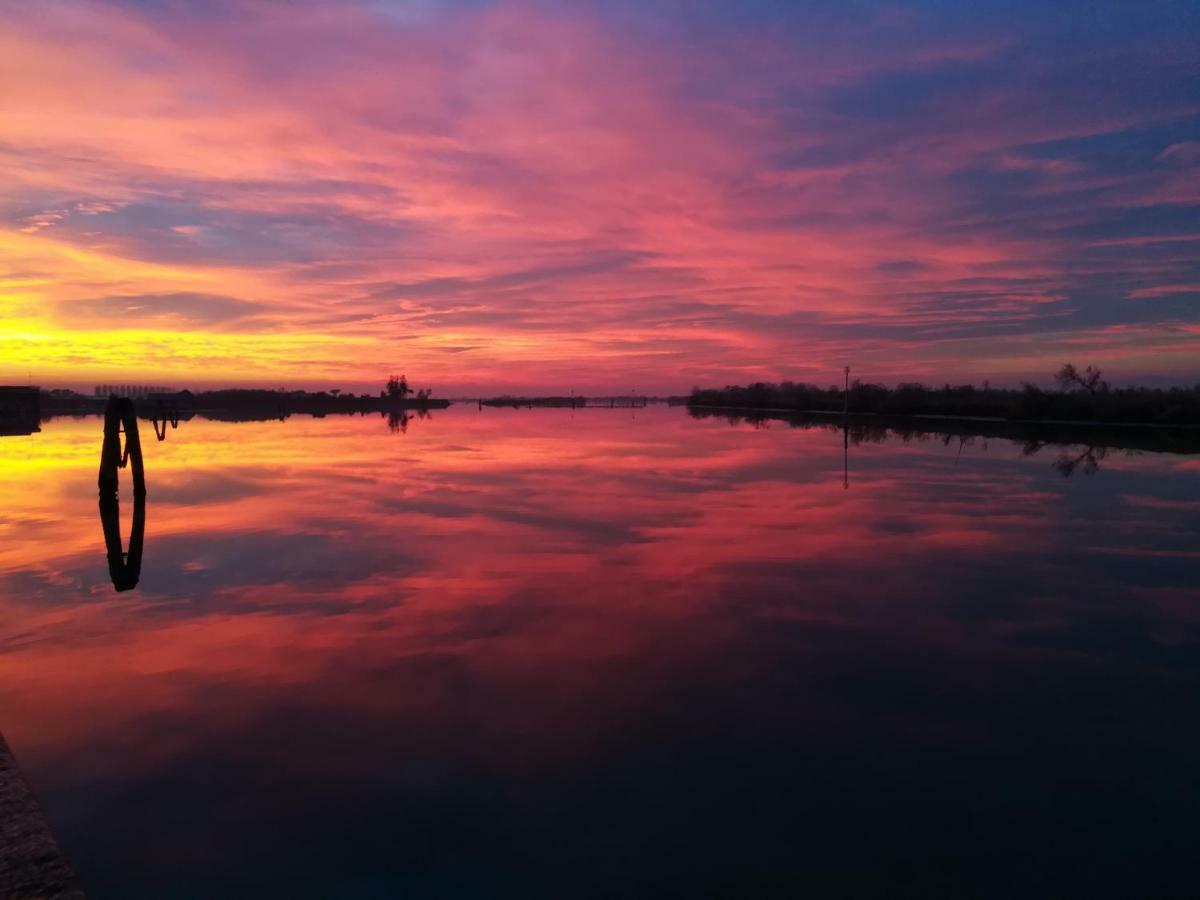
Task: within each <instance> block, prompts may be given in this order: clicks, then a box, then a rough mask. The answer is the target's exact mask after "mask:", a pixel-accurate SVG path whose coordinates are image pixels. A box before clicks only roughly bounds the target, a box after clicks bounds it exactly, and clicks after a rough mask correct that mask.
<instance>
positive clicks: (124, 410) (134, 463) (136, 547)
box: [98, 397, 146, 591]
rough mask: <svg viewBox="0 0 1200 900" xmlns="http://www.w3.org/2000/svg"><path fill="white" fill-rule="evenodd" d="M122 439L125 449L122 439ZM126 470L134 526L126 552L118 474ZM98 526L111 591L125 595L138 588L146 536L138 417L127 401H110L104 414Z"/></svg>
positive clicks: (142, 465)
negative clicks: (106, 560)
mask: <svg viewBox="0 0 1200 900" xmlns="http://www.w3.org/2000/svg"><path fill="white" fill-rule="evenodd" d="M122 435H124V438H125V440H124V446H122V442H121V437H122ZM127 467H128V468H129V470H130V475H131V477H132V478H133V526H132V528H131V530H130V534H129V552H128V553H126V552H124V549H123V548H122V545H121V498H120V493H119V489H120V479H119V471H120V470H121V469H124V468H127ZM98 485H99V488H100V525H101V527H102V528H103V530H104V547H105V550H106V552H107V554H108V572H109V575H110V576H111V577H112V583H113V587H114V588H116V589H117V590H118V591H128V590H131V589H133V588H134V587H137V583H138V579H139V577H140V576H141V571H142V544H143V540H144V538H145V533H146V473H145V466H144V464H143V461H142V443H141V439H140V438H139V436H138V424H137V414H136V412H135V410H134V407H133V402H132V401H131V400H130V399H129V398H128V397H113V398H112V399H110V400H109V401H108V407H107V408H106V409H105V411H104V445H103V447H102V448H101V450H100V475H99V478H98Z"/></svg>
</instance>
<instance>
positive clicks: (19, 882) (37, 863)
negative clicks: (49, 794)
mask: <svg viewBox="0 0 1200 900" xmlns="http://www.w3.org/2000/svg"><path fill="white" fill-rule="evenodd" d="M0 898H3V900H84V893H83V890H82V888H81V887H80V884H79V878H78V877H77V876H76V875H75V870H74V869H72V868H71V864H70V863H69V862H67V858H66V857H65V856H64V855H63V852H62V850H61V849H60V848H59V846H58V842H57V841H56V840H55V839H54V835H53V834H51V833H50V826H49V824H48V823H47V822H46V817H45V815H44V814H43V813H42V809H41V807H40V806H39V805H38V802H37V798H36V797H35V796H34V794H33V791H32V790H31V789H30V787H29V784H28V783H27V782H26V781H25V777H24V776H23V775H22V774H21V770H20V769H18V768H17V763H16V760H15V759H13V755H12V752H11V751H10V750H9V749H8V744H6V743H5V741H4V736H3V735H0Z"/></svg>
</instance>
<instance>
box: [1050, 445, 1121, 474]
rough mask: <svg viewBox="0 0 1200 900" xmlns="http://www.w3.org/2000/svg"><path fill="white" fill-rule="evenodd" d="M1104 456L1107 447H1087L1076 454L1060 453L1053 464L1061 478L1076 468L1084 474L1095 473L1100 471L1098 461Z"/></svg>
mask: <svg viewBox="0 0 1200 900" xmlns="http://www.w3.org/2000/svg"><path fill="white" fill-rule="evenodd" d="M1106 456H1108V448H1107V447H1088V448H1087V449H1086V450H1084V451H1083V452H1082V453H1080V454H1079V455H1078V456H1072V455H1071V454H1070V453H1060V454H1059V455H1058V459H1056V460H1055V461H1054V464H1053V465H1054V468H1055V469H1057V470H1058V473H1059V474H1060V475H1062V477H1063V478H1070V477H1071V476H1072V475H1074V474H1075V471H1076V470H1077V469H1078V470H1079V471H1082V472H1083V474H1084V475H1095V474H1096V473H1097V472H1099V471H1100V461H1101V460H1102V459H1104V457H1106Z"/></svg>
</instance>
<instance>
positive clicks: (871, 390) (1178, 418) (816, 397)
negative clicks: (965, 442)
mask: <svg viewBox="0 0 1200 900" xmlns="http://www.w3.org/2000/svg"><path fill="white" fill-rule="evenodd" d="M1055 380H1056V381H1057V382H1058V384H1059V385H1060V387H1061V389H1060V390H1058V391H1046V390H1042V389H1041V388H1039V387H1037V386H1036V385H1032V384H1025V385H1022V387H1020V388H1018V389H1012V388H993V387H991V386H989V385H988V384H987V383H986V382H985V384H984V386H983V387H982V388H980V387H976V386H975V385H973V384H963V385H949V384H947V385H944V386H943V387H941V388H936V387H930V386H928V385H924V384H918V383H907V384H899V385H897V386H896V387H894V388H887V387H884V386H883V385H880V384H865V383H863V382H861V381H854V382H852V383H851V385H850V391H849V408H850V412H851V414H855V415H861V414H870V415H896V416H946V417H958V418H964V417H965V418H994V419H1010V420H1060V421H1088V422H1112V423H1118V422H1119V423H1142V424H1155V425H1200V385H1195V386H1193V387H1175V388H1166V389H1162V388H1143V387H1127V388H1115V389H1114V388H1110V387H1109V385H1108V383H1107V382H1106V381H1104V380H1103V379H1102V378H1101V373H1100V370H1099V369H1096V368H1093V367H1092V366H1088V367H1087V368H1086V369H1085V370H1084V371H1083V372H1080V371H1079V370H1078V369H1076V368H1075V366H1073V365H1071V364H1067V365H1065V366H1063V367H1062V368H1061V369H1060V370H1059V371H1058V372H1057V373H1056V375H1055ZM846 396H847V395H846V391H844V390H843V389H842V387H840V386H832V387H828V388H822V387H818V386H816V385H811V384H797V383H793V382H790V381H785V382H783V383H782V384H770V383H765V382H758V383H756V384H751V385H748V386H745V387H736V386H731V387H725V388H719V389H701V388H693V390H692V393H691V396H690V397H689V398H688V406H692V407H714V408H734V409H763V410H796V411H803V412H816V413H820V412H824V413H840V412H841V411H842V407H843V403H844V402H845V400H846Z"/></svg>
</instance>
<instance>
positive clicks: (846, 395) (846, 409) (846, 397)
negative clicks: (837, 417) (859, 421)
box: [842, 366, 850, 421]
mask: <svg viewBox="0 0 1200 900" xmlns="http://www.w3.org/2000/svg"><path fill="white" fill-rule="evenodd" d="M849 418H850V367H849V366H846V389H845V391H843V392H842V421H847V420H848V419H849Z"/></svg>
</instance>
